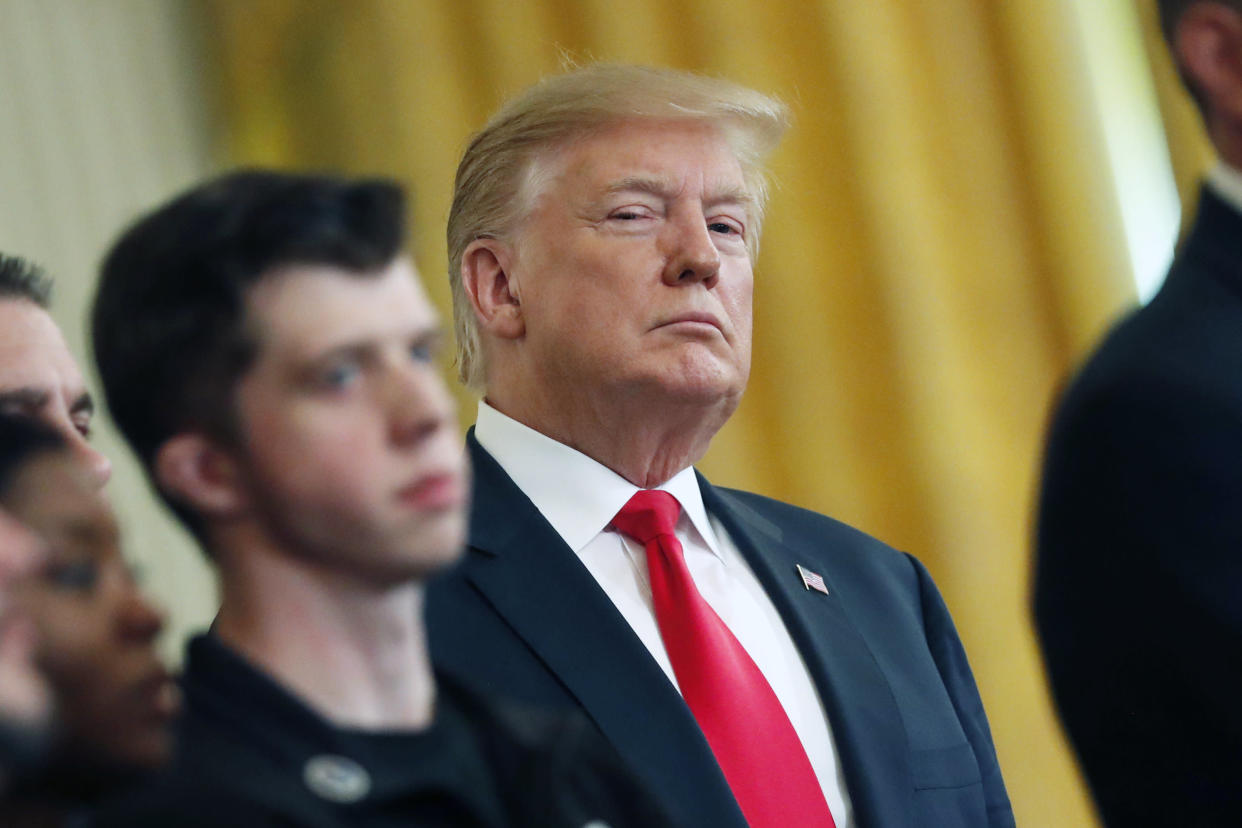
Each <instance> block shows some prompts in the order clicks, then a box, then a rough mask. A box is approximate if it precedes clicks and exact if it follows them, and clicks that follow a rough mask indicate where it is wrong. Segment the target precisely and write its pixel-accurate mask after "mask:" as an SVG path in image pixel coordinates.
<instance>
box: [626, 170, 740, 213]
mask: <svg viewBox="0 0 1242 828" xmlns="http://www.w3.org/2000/svg"><path fill="white" fill-rule="evenodd" d="M675 189H676V188H675V187H674V186H673V185H672V183H671V182H668V181H665V180H664V179H661V178H650V177H646V176H639V175H635V176H627V177H625V178H620V179H617V180H616V181H613V182H612V183H611V184H609V185H608V186H607V187H605V188H604V192H605V193H606V194H609V195H611V194H614V193H635V192H637V193H648V194H650V195H654V196H659V197H661V198H667V197H669V196H670V195H672V193H673V191H674V190H675ZM703 203H704V204H705V205H707V206H709V207H713V206H716V205H719V204H739V205H741V206H743V207H749V206H751V205H753V204H754V203H755V197H754V196H753V195H751V194H750V191H748V190H747V189H746V188H745V187H742V186H738V185H732V184H729V185H725V186H723V187H720V188H718V189H712V188H709V189H708V192H707V197H706V198H704V199H703Z"/></svg>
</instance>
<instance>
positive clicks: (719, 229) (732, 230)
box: [707, 221, 742, 236]
mask: <svg viewBox="0 0 1242 828" xmlns="http://www.w3.org/2000/svg"><path fill="white" fill-rule="evenodd" d="M707 229H708V230H711V231H712V232H713V233H721V234H723V235H726V236H740V235H741V234H742V231H741V230H739V229H738V228H737V227H735V226H733V225H732V224H729V223H728V222H727V221H713V222H711V223H709V224H708V225H707Z"/></svg>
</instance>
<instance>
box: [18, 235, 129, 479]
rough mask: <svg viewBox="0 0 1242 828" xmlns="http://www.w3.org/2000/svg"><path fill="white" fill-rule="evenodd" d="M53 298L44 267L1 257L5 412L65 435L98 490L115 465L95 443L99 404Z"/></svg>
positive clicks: (64, 438) (68, 445)
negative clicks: (52, 310)
mask: <svg viewBox="0 0 1242 828" xmlns="http://www.w3.org/2000/svg"><path fill="white" fill-rule="evenodd" d="M51 293H52V282H51V280H50V279H49V278H48V277H47V276H46V275H45V274H44V273H43V271H42V269H41V268H39V267H38V266H36V265H34V264H32V263H30V262H28V261H26V260H24V259H20V258H18V257H16V256H6V255H5V254H3V253H0V412H3V413H6V414H20V415H24V416H27V417H32V418H35V419H38V420H40V421H42V422H43V423H45V424H47V425H48V427H50V428H51V429H53V430H54V431H56V432H57V433H58V434H60V436H61V440H62V441H63V442H64V445H65V448H66V449H67V450H69V451H70V452H72V454H73V455H74V457H75V458H76V460H77V462H78V463H79V464H80V465H81V467H82V469H83V470H84V472H85V474H86V480H87V481H88V482H89V483H90V484H91V485H92V486H94V487H96V488H98V487H100V486H102V485H103V484H104V483H107V482H108V478H109V477H110V476H111V474H112V464H111V463H110V462H108V458H107V457H104V456H103V455H102V454H100V453H99V451H98V449H96V448H95V447H94V446H92V445H91V444H90V442H89V438H90V435H91V419H92V418H93V417H94V415H95V401H94V398H93V397H92V396H91V394H90V392H89V391H87V390H86V382H85V381H84V380H83V379H82V371H81V370H80V369H79V368H78V364H77V361H76V360H74V358H73V356H72V355H71V354H70V353H69V346H68V345H66V344H65V338H64V336H63V335H61V332H60V328H58V327H57V325H56V322H55V321H53V319H52V317H51V315H50V314H49V313H48V303H49V300H50V298H51Z"/></svg>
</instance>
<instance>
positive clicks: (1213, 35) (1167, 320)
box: [1035, 0, 1242, 826]
mask: <svg viewBox="0 0 1242 828" xmlns="http://www.w3.org/2000/svg"><path fill="white" fill-rule="evenodd" d="M1160 5H1161V12H1162V15H1163V17H1164V24H1165V31H1166V35H1167V36H1168V39H1169V44H1170V46H1171V47H1172V51H1173V55H1174V57H1175V59H1176V62H1177V65H1178V66H1179V68H1180V70H1181V72H1182V75H1183V77H1184V78H1185V80H1186V82H1187V84H1188V86H1189V88H1190V90H1191V92H1192V94H1193V95H1194V96H1195V98H1196V99H1197V101H1198V102H1199V103H1200V106H1201V109H1202V112H1203V115H1204V118H1205V122H1206V124H1207V127H1208V132H1209V134H1210V135H1211V137H1212V140H1213V142H1214V144H1215V146H1216V148H1217V150H1218V151H1219V153H1220V157H1221V164H1220V165H1218V166H1217V167H1216V169H1214V170H1213V171H1212V172H1211V173H1210V175H1209V177H1208V180H1207V182H1206V184H1205V186H1204V187H1203V191H1202V195H1201V197H1200V201H1199V206H1198V213H1197V217H1196V220H1195V224H1194V227H1193V228H1192V230H1191V232H1190V235H1189V237H1188V238H1187V239H1186V241H1185V243H1184V245H1183V246H1182V248H1181V250H1180V251H1179V253H1178V255H1177V258H1176V260H1175V262H1174V264H1173V267H1172V269H1171V270H1170V272H1169V275H1168V277H1167V279H1166V281H1165V284H1164V286H1163V287H1162V288H1161V290H1160V292H1159V293H1158V294H1157V295H1156V297H1155V298H1154V299H1153V300H1152V301H1151V303H1150V304H1149V305H1147V306H1146V307H1145V308H1142V309H1140V310H1137V311H1135V312H1134V313H1132V314H1131V315H1130V316H1129V317H1127V318H1126V319H1125V320H1123V321H1122V322H1121V323H1120V324H1119V325H1118V326H1117V327H1116V328H1115V329H1114V330H1113V331H1112V332H1111V333H1110V334H1109V336H1108V337H1107V338H1106V339H1105V341H1104V342H1103V344H1102V345H1101V346H1100V348H1099V350H1098V351H1097V352H1096V353H1095V354H1094V355H1093V356H1092V357H1091V359H1090V360H1089V361H1088V362H1087V363H1086V365H1085V367H1083V369H1082V370H1081V372H1080V373H1079V375H1078V376H1077V377H1076V378H1075V380H1074V381H1073V382H1072V383H1071V385H1070V386H1069V389H1068V391H1067V392H1066V394H1065V396H1064V398H1063V400H1062V401H1061V404H1060V407H1059V410H1058V412H1057V414H1056V416H1055V419H1054V422H1053V426H1052V431H1051V434H1050V437H1049V441H1048V448H1047V459H1046V465H1045V469H1044V482H1043V493H1042V499H1041V504H1040V515H1039V524H1038V562H1037V565H1036V584H1035V614H1036V619H1037V624H1038V628H1039V632H1040V637H1041V639H1042V645H1043V649H1044V655H1045V658H1046V661H1047V666H1048V673H1049V677H1050V679H1051V684H1052V690H1053V695H1054V697H1055V699H1056V703H1057V706H1058V708H1059V710H1060V713H1061V717H1062V719H1063V721H1064V723H1065V726H1066V729H1067V731H1068V733H1069V736H1070V739H1071V741H1072V742H1073V744H1074V747H1075V749H1076V750H1077V752H1078V755H1079V757H1080V759H1081V761H1082V767H1083V770H1084V771H1085V773H1086V777H1087V781H1088V782H1089V783H1090V786H1091V789H1092V792H1093V794H1094V796H1095V800H1096V803H1097V804H1098V806H1099V809H1100V812H1101V814H1102V815H1103V817H1104V820H1105V822H1107V823H1108V824H1109V825H1110V826H1124V825H1188V826H1189V825H1193V826H1212V825H1236V824H1238V822H1239V819H1242V817H1239V814H1242V707H1240V706H1239V699H1240V698H1242V3H1238V2H1236V0H1234V1H1233V2H1198V1H1197V0H1191V1H1190V2H1187V0H1180V2H1162V3H1161V4H1160Z"/></svg>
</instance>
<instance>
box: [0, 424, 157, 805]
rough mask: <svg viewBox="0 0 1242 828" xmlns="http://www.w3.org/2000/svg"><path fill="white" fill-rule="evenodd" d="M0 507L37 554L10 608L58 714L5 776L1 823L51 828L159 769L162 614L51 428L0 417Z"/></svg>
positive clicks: (88, 481)
mask: <svg viewBox="0 0 1242 828" xmlns="http://www.w3.org/2000/svg"><path fill="white" fill-rule="evenodd" d="M0 508H3V509H4V510H6V511H7V512H8V513H9V514H10V515H11V516H12V517H13V518H15V519H16V520H18V521H20V522H21V523H22V524H23V525H24V526H25V527H27V528H28V529H29V530H31V531H32V532H34V533H35V534H36V535H38V537H39V539H40V543H41V544H42V546H43V549H44V553H45V559H44V560H43V561H42V562H41V564H40V569H39V571H38V572H37V573H36V574H35V575H34V576H33V577H31V578H29V579H27V582H26V583H25V584H24V585H22V586H21V587H20V588H19V589H18V590H17V594H16V596H15V597H14V601H15V602H16V604H17V605H18V606H19V607H20V608H21V610H22V611H24V612H25V613H26V614H27V615H28V616H29V618H30V619H31V621H32V622H33V625H34V627H35V629H36V631H37V641H36V654H37V659H38V663H39V666H40V667H41V668H42V670H43V671H44V673H45V675H46V676H47V679H48V681H49V682H50V685H51V688H52V691H53V693H54V696H55V711H56V722H55V732H54V734H53V742H52V746H51V753H50V756H49V757H48V760H47V762H46V764H45V765H44V766H43V767H41V768H39V769H38V771H37V772H36V773H35V774H34V775H26V776H22V777H19V778H17V779H16V780H15V785H14V788H13V790H11V791H10V792H9V795H8V798H7V799H6V800H5V803H4V806H3V816H4V824H6V825H9V824H42V822H41V820H50V821H52V822H53V823H55V821H56V819H58V818H62V817H64V816H66V815H67V814H69V813H71V812H73V811H75V810H78V809H81V808H83V807H85V806H88V805H90V804H92V803H94V802H97V801H98V800H99V799H101V798H103V797H105V796H107V795H111V794H115V793H117V792H118V791H120V790H121V789H123V788H124V787H125V786H126V785H127V784H129V783H131V782H133V781H135V780H136V779H137V778H139V777H141V775H143V774H144V773H145V772H148V771H151V770H155V769H157V768H159V767H160V766H162V765H163V764H164V762H165V761H166V760H167V759H168V757H169V755H170V751H171V727H170V725H171V720H172V716H173V714H174V713H175V710H176V707H177V691H176V687H175V685H174V684H173V682H172V679H171V677H170V676H169V674H168V672H167V670H166V669H165V668H164V666H163V665H162V664H161V662H160V660H159V658H158V656H157V654H156V651H155V639H156V636H157V635H158V633H159V632H160V629H161V627H162V624H163V621H162V617H161V615H160V614H159V613H158V612H156V611H155V610H154V609H152V607H151V606H150V605H149V604H148V603H147V601H146V599H144V598H143V596H142V595H141V593H140V592H139V589H138V587H137V585H136V584H135V583H134V580H133V578H132V576H131V573H130V570H129V568H128V566H127V565H126V563H125V561H124V559H123V558H122V557H121V552H120V547H119V542H118V533H117V525H116V521H115V520H114V518H113V516H112V512H111V510H110V508H109V507H108V505H107V503H106V502H105V501H104V499H103V498H102V496H101V495H100V494H99V492H98V491H97V481H96V480H95V479H94V478H93V477H92V476H91V474H90V473H89V472H88V471H87V470H85V469H84V468H83V467H82V464H81V462H80V458H79V457H77V456H76V452H75V450H74V449H73V448H71V447H70V446H69V445H68V444H66V442H65V440H64V438H63V437H62V436H61V435H60V434H59V433H58V432H56V431H52V430H51V429H49V428H47V427H46V426H45V425H44V424H42V423H41V422H39V421H36V420H31V419H29V418H25V417H12V416H0Z"/></svg>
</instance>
